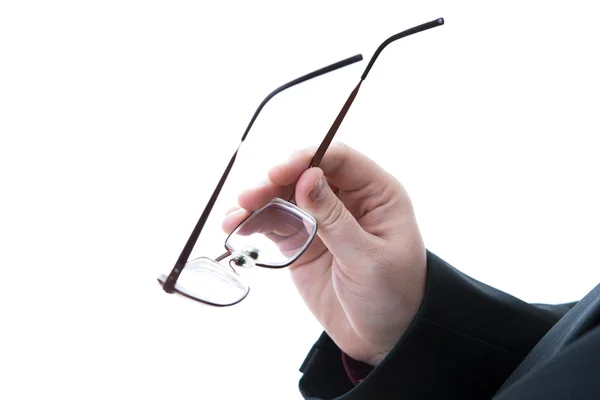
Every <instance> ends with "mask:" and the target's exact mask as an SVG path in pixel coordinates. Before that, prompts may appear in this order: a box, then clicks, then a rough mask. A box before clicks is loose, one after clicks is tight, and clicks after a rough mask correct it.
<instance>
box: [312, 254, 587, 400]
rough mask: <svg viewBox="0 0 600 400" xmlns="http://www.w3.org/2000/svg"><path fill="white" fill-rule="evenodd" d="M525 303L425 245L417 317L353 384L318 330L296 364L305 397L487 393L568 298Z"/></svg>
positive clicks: (337, 351)
mask: <svg viewBox="0 0 600 400" xmlns="http://www.w3.org/2000/svg"><path fill="white" fill-rule="evenodd" d="M573 304H575V303H571V304H565V305H556V306H551V305H534V304H528V303H525V302H523V301H521V300H519V299H517V298H515V297H513V296H510V295H508V294H506V293H503V292H501V291H499V290H497V289H494V288H492V287H490V286H488V285H485V284H483V283H481V282H478V281H476V280H474V279H472V278H470V277H468V276H466V275H465V274H463V273H461V272H459V271H458V270H456V269H455V268H453V267H452V266H450V265H449V264H448V263H446V262H445V261H443V260H442V259H440V258H439V257H437V256H436V255H434V254H433V253H431V252H428V253H427V285H426V290H425V296H424V299H423V303H422V304H421V308H420V310H419V312H418V313H417V315H416V317H415V319H414V320H413V322H412V323H411V325H410V326H409V328H408V329H407V331H406V332H405V333H404V335H403V336H402V337H401V338H400V340H399V342H398V343H397V344H396V346H395V347H394V349H392V351H391V352H390V353H389V354H388V356H387V357H386V358H385V359H384V360H383V361H382V362H381V363H380V364H379V365H378V366H377V368H375V369H374V370H373V371H372V372H371V373H369V375H368V376H367V377H366V378H365V379H363V380H362V381H361V382H360V383H359V384H358V385H356V386H354V385H353V384H352V383H351V382H350V379H349V378H348V376H347V374H346V372H345V369H344V366H343V364H342V354H341V351H340V349H339V348H338V347H337V346H336V345H335V343H334V342H333V341H332V340H331V338H329V336H328V335H327V334H326V333H323V334H322V335H321V337H320V338H319V340H318V341H317V342H316V343H315V345H314V346H313V348H312V349H311V351H310V353H309V354H308V356H307V357H306V359H305V361H304V363H303V364H302V367H301V368H300V370H301V371H302V372H303V376H302V378H301V380H300V391H301V393H302V395H303V396H304V397H305V398H306V399H334V398H339V399H345V400H346V399H347V400H350V399H379V398H406V399H437V398H452V399H454V398H456V399H489V398H491V397H492V396H493V394H494V393H495V392H496V391H497V390H498V388H499V387H500V386H501V385H502V383H503V382H504V380H505V379H506V378H507V377H508V376H509V375H510V373H511V372H512V371H513V370H514V369H515V368H516V367H517V366H518V365H519V363H520V362H521V360H523V358H524V357H525V356H526V355H527V353H528V352H529V351H530V350H531V349H532V348H533V346H534V345H535V344H536V343H537V342H538V341H539V340H540V339H541V338H542V336H544V334H545V333H546V332H547V331H548V330H549V329H550V328H551V327H552V326H553V325H554V324H555V323H556V322H557V321H558V320H559V319H560V318H561V317H562V316H563V315H564V314H565V313H566V312H567V311H568V310H569V309H570V308H571V307H572V306H573Z"/></svg>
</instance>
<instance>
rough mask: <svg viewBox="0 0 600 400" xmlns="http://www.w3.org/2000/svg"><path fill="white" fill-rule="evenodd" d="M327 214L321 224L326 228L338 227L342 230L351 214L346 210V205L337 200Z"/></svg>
mask: <svg viewBox="0 0 600 400" xmlns="http://www.w3.org/2000/svg"><path fill="white" fill-rule="evenodd" d="M327 211H328V212H327V214H326V215H325V218H323V221H322V222H321V224H322V225H323V226H324V227H332V226H333V227H337V228H341V227H343V226H344V225H345V224H346V222H347V221H346V220H347V218H348V215H349V213H348V212H347V210H346V207H345V206H344V204H343V203H342V202H341V201H339V200H337V198H336V199H335V200H334V201H332V204H331V205H330V206H329V207H328V208H327Z"/></svg>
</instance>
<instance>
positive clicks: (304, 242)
mask: <svg viewBox="0 0 600 400" xmlns="http://www.w3.org/2000/svg"><path fill="white" fill-rule="evenodd" d="M316 232H317V223H316V221H315V219H314V218H313V217H311V216H310V215H308V214H307V213H305V212H304V211H302V210H300V209H299V208H298V207H296V206H295V205H293V204H291V203H289V202H286V201H283V200H281V199H275V200H273V201H272V202H270V203H269V204H267V205H266V206H265V207H263V208H262V209H260V210H258V211H256V212H254V213H253V214H252V215H251V216H250V217H248V218H247V219H246V220H245V221H244V222H242V224H240V226H238V227H237V228H236V229H235V230H234V231H233V232H232V233H231V235H229V237H228V238H227V242H226V244H225V246H226V247H227V248H228V249H229V250H231V251H236V250H238V251H240V250H243V249H245V248H248V247H251V248H254V249H256V250H258V259H257V260H256V263H257V264H258V265H262V266H266V267H275V268H276V267H284V266H286V265H289V264H291V263H292V262H294V261H295V260H296V259H297V258H298V257H300V255H301V254H302V253H303V252H304V250H305V249H306V247H308V245H309V244H310V242H311V241H312V239H313V237H314V236H315V234H316Z"/></svg>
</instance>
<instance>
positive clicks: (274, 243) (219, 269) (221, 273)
mask: <svg viewBox="0 0 600 400" xmlns="http://www.w3.org/2000/svg"><path fill="white" fill-rule="evenodd" d="M443 24H444V19H443V18H438V19H436V20H433V21H430V22H427V23H425V24H422V25H419V26H415V27H414V28H411V29H407V30H405V31H403V32H400V33H398V34H396V35H393V36H391V37H390V38H388V39H387V40H386V41H384V42H383V43H382V44H381V45H380V46H379V47H378V48H377V50H376V51H375V53H374V54H373V56H372V57H371V60H370V61H369V64H368V65H367V67H366V68H365V71H364V72H363V74H362V76H361V77H360V81H359V82H358V85H356V87H355V88H354V90H352V92H351V93H350V96H349V97H348V99H347V100H346V102H345V103H344V106H343V107H342V109H341V111H340V112H339V114H338V116H337V117H336V119H335V121H334V122H333V124H332V125H331V128H330V129H329V131H328V132H327V135H326V136H325V138H324V139H323V141H322V142H321V144H320V146H319V147H318V148H317V151H316V152H315V154H314V156H313V158H312V160H311V162H310V164H309V165H308V168H312V167H316V166H318V165H319V163H320V162H321V159H322V158H323V156H324V155H325V152H326V151H327V148H328V147H329V145H330V144H331V141H332V140H333V137H334V136H335V134H336V132H337V131H338V129H339V127H340V125H341V124H342V121H343V120H344V117H345V116H346V114H347V113H348V110H349V109H350V106H351V105H352V102H353V101H354V99H355V98H356V95H357V94H358V91H359V89H360V86H361V84H362V82H363V81H364V80H365V79H366V77H367V75H368V74H369V72H370V71H371V68H372V67H373V64H374V63H375V60H376V59H377V57H379V54H380V53H381V52H382V51H383V49H384V48H385V47H386V46H387V45H389V44H390V43H392V42H394V41H396V40H398V39H401V38H403V37H406V36H410V35H413V34H415V33H419V32H423V31H425V30H428V29H431V28H435V27H438V26H441V25H443ZM361 60H362V56H361V55H356V56H354V57H350V58H347V59H345V60H342V61H339V62H337V63H335V64H331V65H329V66H327V67H324V68H321V69H319V70H316V71H314V72H311V73H309V74H307V75H304V76H302V77H300V78H298V79H295V80H293V81H291V82H288V83H286V84H285V85H283V86H281V87H279V88H277V89H276V90H274V91H273V92H271V93H270V94H269V95H268V96H267V97H266V98H265V99H264V100H263V101H262V103H260V105H259V106H258V109H257V110H256V112H255V113H254V115H253V116H252V119H251V120H250V123H249V124H248V126H247V127H246V131H245V132H244V134H243V135H242V140H241V141H240V144H239V145H238V148H237V150H236V151H235V153H234V154H233V156H232V157H231V160H230V161H229V164H228V165H227V167H226V168H225V172H223V175H222V176H221V179H220V180H219V183H218V184H217V187H216V188H215V190H214V192H213V194H212V196H211V197H210V199H209V201H208V204H207V205H206V207H205V209H204V211H203V212H202V215H201V216H200V219H199V220H198V223H197V224H196V226H195V228H194V230H193V231H192V234H191V235H190V237H189V239H188V241H187V242H186V244H185V246H184V248H183V250H182V252H181V254H180V255H179V258H178V259H177V261H176V263H175V266H174V267H173V269H172V270H171V273H170V274H169V275H168V276H165V275H161V276H160V277H159V278H158V282H159V283H160V284H161V285H162V287H163V290H164V291H165V292H167V293H178V294H181V295H183V296H186V297H189V298H191V299H193V300H196V301H199V302H202V303H206V304H210V305H214V306H231V305H234V304H237V303H239V302H240V301H242V300H244V299H245V298H246V296H247V295H248V293H249V291H250V288H249V287H248V285H246V284H245V283H244V282H243V281H242V279H241V277H240V275H239V274H238V273H237V272H236V270H235V268H234V266H235V267H253V266H260V267H266V268H283V267H287V266H289V265H291V264H293V263H294V262H295V261H296V260H297V259H298V258H299V257H300V256H301V255H302V254H303V253H304V252H305V251H306V249H307V248H308V247H309V245H310V243H311V242H312V240H313V239H314V238H315V236H316V234H317V221H316V220H315V219H314V218H313V217H312V216H311V215H309V214H308V213H306V212H305V211H303V210H301V209H300V208H299V207H298V206H296V204H295V203H294V201H293V198H294V193H292V195H291V196H290V198H289V199H288V200H287V201H286V200H282V199H280V198H275V199H273V200H271V201H270V202H269V203H268V204H267V205H266V206H264V207H263V208H261V209H260V210H257V211H255V212H253V213H252V214H250V215H249V216H248V217H247V218H246V219H245V220H244V221H242V222H241V223H240V224H239V225H238V226H237V227H236V228H235V229H234V230H233V231H232V232H231V233H230V234H229V236H228V237H227V239H226V240H225V249H226V252H225V253H224V254H221V255H220V256H219V257H217V258H215V259H214V260H213V259H210V258H207V257H199V258H196V259H193V260H189V257H190V254H191V253H192V250H193V248H194V246H195V245H196V242H197V241H198V237H199V236H200V232H201V231H202V228H203V227H204V224H205V223H206V220H207V219H208V216H209V214H210V212H211V210H212V208H213V206H214V204H215V202H216V201H217V198H218V196H219V193H220V192H221V189H222V187H223V185H224V184H225V181H226V179H227V176H228V175H229V172H230V171H231V168H232V167H233V164H234V162H235V159H236V156H237V153H238V151H239V149H240V146H241V144H242V142H244V140H245V139H246V136H247V135H248V132H249V131H250V128H251V127H252V125H253V124H254V122H255V121H256V118H257V117H258V114H259V113H260V111H261V110H262V109H263V108H264V106H265V105H266V104H267V102H268V101H269V100H271V99H272V98H273V97H274V96H275V95H277V94H278V93H280V92H282V91H284V90H285V89H288V88H290V87H292V86H295V85H297V84H299V83H302V82H305V81H307V80H309V79H312V78H316V77H318V76H321V75H324V74H326V73H328V72H332V71H335V70H337V69H339V68H343V67H345V66H348V65H350V64H353V63H356V62H358V61H361ZM227 257H230V258H229V265H228V266H224V265H221V264H219V262H220V261H222V260H224V259H225V258H227ZM188 260H189V261H188Z"/></svg>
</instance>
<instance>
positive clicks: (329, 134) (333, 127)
mask: <svg viewBox="0 0 600 400" xmlns="http://www.w3.org/2000/svg"><path fill="white" fill-rule="evenodd" d="M440 25H444V19H443V18H438V19H435V20H433V21H430V22H426V23H424V24H421V25H419V26H415V27H414V28H410V29H407V30H405V31H402V32H400V33H397V34H395V35H393V36H390V37H389V38H388V39H387V40H386V41H385V42H383V43H382V44H381V45H380V46H379V47H378V48H377V50H376V51H375V53H374V54H373V56H372V57H371V60H370V61H369V64H367V67H366V68H365V71H364V72H363V74H362V76H361V77H360V81H359V82H358V85H356V87H355V88H354V90H353V91H352V93H350V96H349V97H348V100H346V103H344V106H343V107H342V109H341V110H340V112H339V114H338V116H337V118H336V119H335V121H333V124H332V125H331V128H329V131H328V132H327V135H326V136H325V139H323V141H322V142H321V144H320V145H319V148H318V149H317V151H316V152H315V155H314V156H313V158H312V160H311V161H310V164H309V168H312V167H316V166H318V165H319V164H320V162H321V159H323V156H324V155H325V152H326V151H327V148H329V145H330V144H331V142H332V141H333V137H334V136H335V134H336V133H337V131H338V129H339V127H340V125H341V124H342V121H343V120H344V118H345V117H346V114H347V113H348V110H349V109H350V106H351V105H352V102H354V99H355V98H356V95H357V94H358V90H359V89H360V85H361V84H362V82H363V81H364V80H365V79H366V77H367V75H368V74H369V71H371V68H372V67H373V64H375V60H377V57H379V54H381V52H382V51H383V49H385V48H386V47H387V45H389V44H390V43H392V42H395V41H396V40H398V39H401V38H403V37H406V36H410V35H413V34H415V33H419V32H423V31H426V30H428V29H431V28H435V27H438V26H440ZM293 197H294V193H292V195H291V196H290V199H292V198H293Z"/></svg>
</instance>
